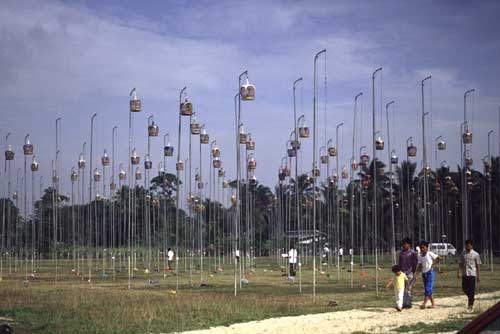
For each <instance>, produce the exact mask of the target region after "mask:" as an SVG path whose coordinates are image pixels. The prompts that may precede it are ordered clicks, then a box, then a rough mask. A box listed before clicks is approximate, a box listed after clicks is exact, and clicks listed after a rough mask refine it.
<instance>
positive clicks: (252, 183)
mask: <svg viewBox="0 0 500 334" xmlns="http://www.w3.org/2000/svg"><path fill="white" fill-rule="evenodd" d="M248 182H249V183H250V185H251V186H256V185H257V177H256V176H255V175H252V177H251V178H250V179H249V180H248Z"/></svg>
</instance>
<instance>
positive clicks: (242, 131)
mask: <svg viewBox="0 0 500 334" xmlns="http://www.w3.org/2000/svg"><path fill="white" fill-rule="evenodd" d="M239 138H240V144H244V145H246V143H247V134H246V133H245V128H244V127H243V125H240V132H239Z"/></svg>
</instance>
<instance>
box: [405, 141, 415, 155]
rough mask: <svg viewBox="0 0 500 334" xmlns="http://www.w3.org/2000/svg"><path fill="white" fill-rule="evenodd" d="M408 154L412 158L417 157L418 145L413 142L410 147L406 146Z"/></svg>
mask: <svg viewBox="0 0 500 334" xmlns="http://www.w3.org/2000/svg"><path fill="white" fill-rule="evenodd" d="M406 154H407V155H408V156H409V157H412V158H413V157H416V156H417V147H416V146H415V145H413V144H410V145H408V147H407V148H406Z"/></svg>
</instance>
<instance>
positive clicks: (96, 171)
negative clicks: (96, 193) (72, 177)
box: [94, 168, 101, 182]
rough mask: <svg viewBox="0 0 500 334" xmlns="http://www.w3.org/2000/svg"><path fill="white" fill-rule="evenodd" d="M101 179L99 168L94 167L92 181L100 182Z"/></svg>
mask: <svg viewBox="0 0 500 334" xmlns="http://www.w3.org/2000/svg"><path fill="white" fill-rule="evenodd" d="M100 181H101V173H99V170H98V169H97V168H96V169H94V182H100Z"/></svg>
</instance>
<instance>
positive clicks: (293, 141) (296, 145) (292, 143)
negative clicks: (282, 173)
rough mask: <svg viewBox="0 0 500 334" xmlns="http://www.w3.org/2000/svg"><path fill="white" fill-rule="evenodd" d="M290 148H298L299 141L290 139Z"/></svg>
mask: <svg viewBox="0 0 500 334" xmlns="http://www.w3.org/2000/svg"><path fill="white" fill-rule="evenodd" d="M291 145H292V148H293V149H294V150H296V151H298V150H300V141H298V140H292V141H291Z"/></svg>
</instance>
